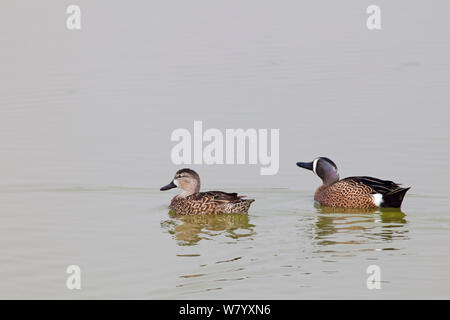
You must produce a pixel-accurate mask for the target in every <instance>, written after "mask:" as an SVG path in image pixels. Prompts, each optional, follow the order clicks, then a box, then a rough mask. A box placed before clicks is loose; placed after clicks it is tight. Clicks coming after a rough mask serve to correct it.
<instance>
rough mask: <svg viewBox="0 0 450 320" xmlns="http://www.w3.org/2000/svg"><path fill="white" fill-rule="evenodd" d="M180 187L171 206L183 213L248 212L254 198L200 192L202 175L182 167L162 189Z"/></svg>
mask: <svg viewBox="0 0 450 320" xmlns="http://www.w3.org/2000/svg"><path fill="white" fill-rule="evenodd" d="M176 187H178V188H180V189H181V190H183V192H182V193H180V194H179V195H177V196H175V197H174V198H173V199H172V201H171V203H170V206H169V208H170V209H171V210H172V211H173V212H175V213H177V214H183V215H201V214H222V213H225V214H226V213H248V209H249V208H250V204H251V203H252V202H253V201H255V200H253V199H243V198H244V197H245V196H239V195H238V194H237V193H228V192H222V191H207V192H200V177H199V175H198V174H197V172H195V171H194V170H191V169H181V170H178V171H177V173H176V174H175V177H174V178H173V180H172V181H171V182H170V183H169V184H168V185H166V186H164V187H162V188H161V189H160V190H161V191H165V190H169V189H172V188H176Z"/></svg>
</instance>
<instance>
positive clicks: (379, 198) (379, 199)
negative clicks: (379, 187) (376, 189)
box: [372, 193, 383, 207]
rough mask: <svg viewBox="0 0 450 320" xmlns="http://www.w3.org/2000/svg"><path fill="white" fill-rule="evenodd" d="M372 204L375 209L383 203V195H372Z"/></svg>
mask: <svg viewBox="0 0 450 320" xmlns="http://www.w3.org/2000/svg"><path fill="white" fill-rule="evenodd" d="M372 198H373V202H374V203H375V205H376V206H377V207H379V206H381V204H382V203H383V195H382V194H381V193H375V194H372Z"/></svg>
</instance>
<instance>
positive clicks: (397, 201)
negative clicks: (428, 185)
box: [381, 187, 411, 208]
mask: <svg viewBox="0 0 450 320" xmlns="http://www.w3.org/2000/svg"><path fill="white" fill-rule="evenodd" d="M409 189H411V187H409V188H398V189H395V190H394V191H390V192H388V193H385V194H383V202H382V203H381V207H383V208H400V206H401V205H402V202H403V198H404V197H405V194H406V192H407V191H408V190H409Z"/></svg>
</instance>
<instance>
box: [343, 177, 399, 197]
mask: <svg viewBox="0 0 450 320" xmlns="http://www.w3.org/2000/svg"><path fill="white" fill-rule="evenodd" d="M340 181H346V182H351V183H355V184H357V185H360V186H366V187H369V188H370V189H371V190H372V191H371V193H380V194H386V193H390V192H393V191H395V190H398V189H399V188H401V187H400V184H398V183H395V182H393V181H390V180H381V179H378V178H373V177H367V176H358V177H348V178H345V179H342V180H340Z"/></svg>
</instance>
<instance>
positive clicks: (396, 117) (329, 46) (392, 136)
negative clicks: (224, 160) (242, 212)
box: [0, 1, 450, 299]
mask: <svg viewBox="0 0 450 320" xmlns="http://www.w3.org/2000/svg"><path fill="white" fill-rule="evenodd" d="M378 5H380V7H381V8H382V19H383V20H382V21H383V22H382V23H383V24H382V26H383V29H382V30H381V31H379V32H369V31H368V30H367V29H366V28H365V18H366V15H365V8H364V6H362V5H361V4H360V3H359V2H358V1H345V2H342V3H339V4H337V3H336V4H334V3H329V4H326V3H325V2H323V3H320V4H319V3H318V4H312V3H310V2H304V3H302V2H301V1H287V2H286V3H284V4H283V5H282V6H281V5H280V4H279V3H278V2H275V1H263V2H261V1H257V2H256V1H249V2H246V3H245V4H244V3H242V2H240V1H227V2H222V3H209V2H206V1H188V2H183V3H181V2H180V3H177V4H176V3H170V4H169V3H161V2H156V1H155V2H145V3H144V2H142V3H137V4H136V5H134V6H132V7H131V6H127V5H125V4H111V3H109V2H106V1H96V2H95V3H88V2H85V3H84V2H81V3H80V6H81V8H82V14H83V18H82V19H83V20H82V30H81V31H72V32H71V31H68V30H67V29H66V28H65V19H66V14H65V9H66V5H65V4H59V3H57V2H56V1H55V2H52V1H44V2H40V3H39V4H37V3H36V4H34V3H33V4H32V3H28V2H25V1H15V2H11V3H2V4H1V5H0V6H1V10H0V47H1V50H0V72H1V73H0V159H1V160H0V177H1V181H0V219H1V223H0V243H1V245H0V297H1V298H67V299H72V298H153V299H156V298H158V299H159V298H176V299H183V298H212V299H215V298H286V299H297V298H449V296H450V290H449V289H448V283H449V280H450V276H449V274H448V271H447V270H449V269H450V268H449V267H450V255H449V254H448V244H449V241H450V237H449V232H450V218H449V210H448V209H449V205H450V196H448V194H449V192H450V190H449V189H450V188H449V184H448V177H449V176H450V164H449V163H448V159H449V156H450V151H449V148H448V145H449V142H450V141H449V140H450V135H449V133H450V131H449V129H448V125H447V123H448V121H449V114H448V101H449V98H450V93H449V91H448V87H449V84H450V83H449V80H448V74H449V71H450V63H449V60H448V56H450V45H449V42H448V39H449V30H450V29H449V25H448V22H447V19H446V16H445V14H446V12H448V9H449V5H448V3H446V2H444V1H439V2H438V1H436V3H435V4H434V5H433V7H427V6H426V4H425V3H423V4H416V3H415V4H411V3H409V2H406V1H397V2H396V3H395V4H393V3H389V2H386V1H380V2H379V3H378ZM256 9H257V10H256ZM194 120H202V121H203V123H204V126H205V127H206V128H218V129H221V130H224V129H226V128H279V129H280V171H279V173H278V174H277V175H275V176H261V175H259V166H251V165H236V166H231V165H216V166H207V165H204V166H199V165H197V166H191V167H192V168H193V169H195V170H197V171H198V172H199V173H200V176H201V178H202V189H203V190H210V189H220V190H224V191H233V192H239V193H242V194H246V195H248V196H250V197H252V198H255V199H256V201H255V202H254V203H253V204H252V207H251V209H250V214H249V215H248V216H229V217H228V216H227V217H224V216H219V217H179V216H174V215H171V214H169V213H168V208H167V205H168V204H169V202H170V199H171V197H172V196H173V195H174V194H175V191H174V190H172V191H167V192H164V193H163V192H160V191H159V187H161V186H163V185H165V184H167V183H168V182H169V181H170V179H171V178H172V176H173V174H174V172H175V171H176V170H177V169H179V167H178V166H175V165H173V164H172V163H171V161H170V150H171V148H172V147H173V143H171V142H170V134H171V132H172V131H173V130H174V129H176V128H180V127H184V128H187V129H189V130H192V128H193V121H194ZM318 155H323V156H328V157H330V158H331V159H333V160H335V162H336V163H337V165H338V167H339V169H340V173H341V176H342V177H345V176H350V175H372V176H375V177H379V178H389V179H393V180H394V181H397V182H400V183H403V184H404V185H406V186H412V189H411V190H410V191H409V192H408V194H407V196H406V198H405V201H404V205H403V207H402V210H401V211H395V210H394V211H393V210H383V211H381V212H380V211H376V212H360V211H351V212H342V211H339V210H338V211H333V212H330V211H329V210H326V209H323V208H320V207H315V206H314V204H313V193H314V190H315V188H316V187H317V186H318V184H319V180H318V179H317V177H314V176H313V174H312V173H311V172H307V171H306V170H302V169H300V168H298V167H296V166H295V163H296V162H297V161H311V160H312V159H313V158H314V157H316V156H318ZM73 264H76V265H79V266H80V267H81V270H82V289H81V290H78V291H77V290H68V289H67V288H66V279H67V276H68V275H67V274H66V273H65V271H66V268H67V266H69V265H73ZM370 265H378V266H379V267H380V270H381V281H382V282H381V289H380V290H369V289H368V288H367V286H366V280H367V278H368V277H369V275H368V274H367V273H366V269H367V267H368V266H370Z"/></svg>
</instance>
